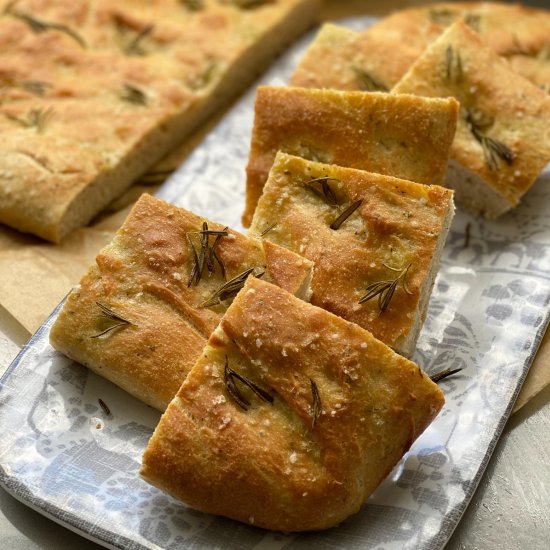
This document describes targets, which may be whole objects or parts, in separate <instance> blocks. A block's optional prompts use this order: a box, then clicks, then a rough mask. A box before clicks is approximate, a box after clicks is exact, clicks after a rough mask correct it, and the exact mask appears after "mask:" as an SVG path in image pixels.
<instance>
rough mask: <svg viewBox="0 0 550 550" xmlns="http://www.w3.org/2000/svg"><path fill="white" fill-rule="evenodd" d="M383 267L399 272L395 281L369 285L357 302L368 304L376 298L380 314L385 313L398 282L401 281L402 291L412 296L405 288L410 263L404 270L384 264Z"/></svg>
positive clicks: (406, 287) (407, 288)
mask: <svg viewBox="0 0 550 550" xmlns="http://www.w3.org/2000/svg"><path fill="white" fill-rule="evenodd" d="M383 265H384V267H386V268H388V269H391V270H392V271H399V275H398V276H397V277H396V278H395V279H391V280H389V281H379V282H377V283H372V284H370V285H369V286H368V287H367V288H366V289H365V291H366V294H365V295H364V296H363V297H362V298H361V299H360V300H359V303H360V304H363V303H365V302H368V301H369V300H372V299H373V298H376V297H377V296H378V309H379V310H380V313H382V312H383V311H386V310H387V309H388V306H389V305H390V302H391V300H392V298H393V296H394V294H395V291H396V290H397V286H398V285H399V282H400V281H402V285H403V289H404V290H405V292H406V293H407V294H412V292H411V291H410V289H409V287H408V286H407V273H408V272H409V269H410V268H411V266H412V263H411V264H409V265H408V266H407V267H406V268H405V269H402V270H399V269H395V268H393V267H390V266H388V265H386V264H383Z"/></svg>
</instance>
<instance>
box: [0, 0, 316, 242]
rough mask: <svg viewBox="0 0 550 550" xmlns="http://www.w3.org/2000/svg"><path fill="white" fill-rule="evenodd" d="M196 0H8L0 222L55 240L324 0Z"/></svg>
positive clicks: (243, 78)
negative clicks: (244, 1) (240, 0)
mask: <svg viewBox="0 0 550 550" xmlns="http://www.w3.org/2000/svg"><path fill="white" fill-rule="evenodd" d="M200 4H202V5H203V8H202V9H199V10H196V11H194V10H193V11H190V10H189V9H187V8H186V7H185V4H184V3H181V2H175V1H174V0H158V1H156V2H153V3H151V2H141V3H136V2H131V1H124V2H116V3H113V2H110V1H108V0H99V1H98V2H92V3H90V2H73V1H68V0H67V1H60V2H49V1H44V0H24V1H23V0H22V1H20V2H12V3H10V4H8V6H7V7H6V10H5V13H4V14H3V15H2V17H1V18H0V132H1V133H2V136H3V143H4V145H3V147H2V150H1V152H0V221H1V222H3V223H6V224H8V225H12V226H13V227H15V228H17V229H20V230H22V231H26V232H31V233H35V234H37V235H39V236H41V237H43V238H45V239H48V240H52V241H58V240H60V239H61V238H62V237H63V236H64V235H65V234H67V233H68V232H69V231H70V230H72V229H73V228H74V227H77V226H78V225H82V224H84V223H86V222H87V221H89V219H90V218H91V217H92V216H93V215H94V214H96V213H97V212H98V211H99V210H100V209H101V208H102V207H104V206H106V205H107V204H108V203H109V202H110V201H111V200H112V199H114V198H115V197H116V196H117V195H119V194H121V193H122V191H123V190H124V189H125V188H127V187H128V186H129V185H130V184H131V183H132V181H133V180H134V179H135V178H136V177H137V176H139V175H140V174H141V173H143V172H144V171H145V170H146V169H147V168H148V167H150V166H151V165H152V164H153V163H154V162H156V161H158V160H159V159H160V158H161V157H162V156H163V155H164V154H166V153H167V152H168V151H169V150H170V149H171V148H173V147H174V146H175V145H177V143H178V142H180V141H181V140H183V139H184V137H185V136H186V135H187V134H189V133H190V132H191V131H192V130H193V128H194V127H196V126H197V125H198V124H199V123H200V122H201V121H202V120H203V119H204V118H205V117H206V116H207V115H208V114H209V113H210V112H211V111H212V110H213V109H214V108H216V107H217V106H219V105H221V104H222V102H223V101H225V100H227V99H228V98H229V97H231V96H232V95H233V94H234V93H236V91H238V90H239V89H242V88H243V87H244V86H245V85H246V84H248V83H249V82H250V81H251V80H252V79H253V78H254V77H255V76H256V74H255V73H256V71H258V70H261V69H262V68H263V66H264V65H265V64H266V63H267V62H268V61H269V59H270V57H271V56H272V55H273V54H274V53H275V52H276V51H277V50H279V49H280V48H281V47H282V46H283V45H285V44H286V43H287V42H289V41H290V40H291V39H292V38H294V37H295V36H296V35H297V34H298V33H299V32H301V31H302V30H303V29H304V28H305V27H306V26H307V25H308V24H309V22H311V20H312V18H313V17H314V12H315V9H316V7H317V6H318V0H277V1H276V2H269V3H266V4H265V5H261V6H259V7H257V8H254V9H240V8H238V7H237V6H236V5H235V4H233V3H231V2H219V1H217V0H204V2H201V3H200ZM29 18H30V19H29ZM33 26H34V27H33ZM33 28H40V29H41V32H33V30H32V29H33Z"/></svg>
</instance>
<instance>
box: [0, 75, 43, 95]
mask: <svg viewBox="0 0 550 550" xmlns="http://www.w3.org/2000/svg"><path fill="white" fill-rule="evenodd" d="M51 86H52V85H51V84H50V83H49V82H43V81H41V80H20V81H16V80H14V79H12V78H6V79H4V80H3V81H2V82H1V83H0V89H1V88H21V89H22V90H25V91H26V92H29V93H31V94H33V95H37V96H43V95H44V94H45V93H46V89H47V88H51Z"/></svg>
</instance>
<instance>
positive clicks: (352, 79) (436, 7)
mask: <svg viewBox="0 0 550 550" xmlns="http://www.w3.org/2000/svg"><path fill="white" fill-rule="evenodd" d="M461 18H464V20H465V21H466V22H467V23H468V24H469V26H470V27H471V28H472V29H473V30H475V31H476V32H479V33H480V35H481V36H482V39H483V41H484V42H485V44H486V45H487V46H489V47H491V48H492V49H493V50H494V51H495V52H497V53H498V54H500V55H505V56H507V57H511V58H512V59H513V65H514V68H515V70H516V71H517V72H519V73H520V74H521V75H523V76H524V77H525V78H527V79H529V80H531V81H532V82H534V83H535V84H540V85H545V86H550V80H549V79H548V73H549V69H548V67H549V66H550V63H549V62H548V55H547V54H548V48H549V47H550V38H549V36H550V13H549V12H547V11H544V10H537V9H533V8H527V7H525V6H521V5H510V4H501V3H494V2H483V3H477V2H457V3H455V2H452V3H451V2H445V3H438V4H430V5H428V6H417V7H413V8H409V9H405V10H400V11H397V12H395V13H393V14H391V15H389V16H388V17H385V18H384V19H382V20H381V21H380V22H378V23H376V24H375V25H373V26H372V27H369V28H368V29H367V30H365V31H363V32H361V33H357V32H354V31H351V30H349V29H344V28H342V27H337V26H336V25H332V24H330V23H329V24H326V25H324V26H323V28H322V29H321V30H320V32H319V34H318V36H317V37H316V39H315V41H314V42H313V43H312V44H311V45H310V47H309V48H308V50H307V52H306V54H305V55H304V57H303V59H302V60H301V61H300V64H299V66H298V67H297V69H296V71H295V73H294V75H293V76H292V80H291V82H292V84H293V85H294V86H303V87H317V88H334V89H338V90H361V89H364V90H369V91H372V90H373V89H380V90H382V91H383V89H384V88H386V89H390V88H391V87H392V86H394V85H395V84H397V82H398V81H399V80H400V79H401V78H402V77H403V75H404V74H405V73H406V72H407V71H408V70H409V68H410V67H411V65H412V64H413V63H414V62H415V61H416V60H417V59H418V58H419V57H420V55H421V54H422V52H423V51H424V50H425V49H426V48H427V47H428V46H429V45H430V44H431V43H432V42H433V41H434V40H436V39H437V38H438V37H439V36H440V35H441V33H442V32H443V31H444V30H445V29H446V28H447V27H448V26H449V25H451V24H452V23H454V22H456V21H458V20H460V19H461ZM379 85H381V87H380V86H379Z"/></svg>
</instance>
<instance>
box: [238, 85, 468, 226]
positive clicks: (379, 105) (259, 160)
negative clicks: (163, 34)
mask: <svg viewBox="0 0 550 550" xmlns="http://www.w3.org/2000/svg"><path fill="white" fill-rule="evenodd" d="M457 116H458V103H457V102H456V101H455V100H454V99H452V98H449V99H429V98H419V97H415V96H413V95H404V94H403V95H391V94H384V93H368V92H343V91H337V90H317V89H306V88H292V87H275V86H261V87H259V88H258V90H257V93H256V104H255V117H254V129H253V134H252V145H251V150H250V157H249V160H248V166H247V180H246V209H245V212H244V215H243V224H244V225H245V227H248V226H249V225H250V222H251V220H252V216H253V214H254V209H255V208H256V204H257V203H258V200H259V198H260V196H261V194H262V190H263V186H264V184H265V182H266V180H267V176H268V174H269V170H270V168H271V166H272V164H273V161H274V159H275V155H276V154H277V151H279V150H281V151H284V152H286V153H289V154H293V155H297V156H300V157H304V158H307V159H310V160H315V161H319V162H325V163H333V164H339V165H340V166H349V167H351V168H360V169H365V170H369V171H372V172H378V173H381V174H388V175H392V176H395V177H400V178H406V179H409V180H411V181H417V182H420V183H426V184H439V183H441V182H442V181H443V177H444V174H445V169H446V167H447V160H448V157H449V150H450V146H451V143H452V140H453V137H454V133H455V128H456V120H457Z"/></svg>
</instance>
